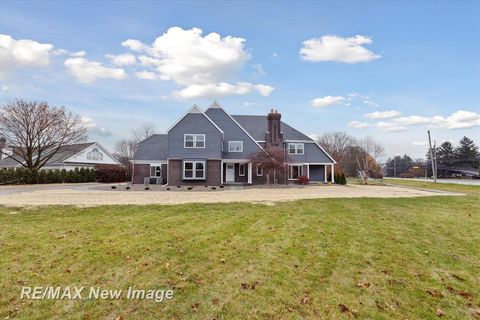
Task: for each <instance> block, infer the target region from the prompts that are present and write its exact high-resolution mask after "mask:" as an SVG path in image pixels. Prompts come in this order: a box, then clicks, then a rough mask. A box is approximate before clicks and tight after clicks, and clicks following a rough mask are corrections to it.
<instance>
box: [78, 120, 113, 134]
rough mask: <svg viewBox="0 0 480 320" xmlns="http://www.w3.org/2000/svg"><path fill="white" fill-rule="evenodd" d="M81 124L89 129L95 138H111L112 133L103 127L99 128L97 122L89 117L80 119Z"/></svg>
mask: <svg viewBox="0 0 480 320" xmlns="http://www.w3.org/2000/svg"><path fill="white" fill-rule="evenodd" d="M80 121H81V123H82V124H83V125H84V126H85V127H86V128H87V129H88V133H90V134H92V135H95V136H100V137H108V136H111V135H112V133H111V132H110V131H108V130H107V129H105V128H103V127H99V126H98V125H97V124H96V123H95V121H94V120H93V119H92V118H90V117H88V116H83V117H81V118H80Z"/></svg>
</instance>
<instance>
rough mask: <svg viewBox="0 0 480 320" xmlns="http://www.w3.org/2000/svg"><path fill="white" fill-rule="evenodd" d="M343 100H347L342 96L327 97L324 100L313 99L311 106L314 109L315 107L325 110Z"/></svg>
mask: <svg viewBox="0 0 480 320" xmlns="http://www.w3.org/2000/svg"><path fill="white" fill-rule="evenodd" d="M343 100H345V98H344V97H340V96H326V97H323V98H316V99H313V100H312V101H310V104H311V106H312V107H315V108H325V107H328V106H331V105H334V104H337V103H340V102H342V101H343Z"/></svg>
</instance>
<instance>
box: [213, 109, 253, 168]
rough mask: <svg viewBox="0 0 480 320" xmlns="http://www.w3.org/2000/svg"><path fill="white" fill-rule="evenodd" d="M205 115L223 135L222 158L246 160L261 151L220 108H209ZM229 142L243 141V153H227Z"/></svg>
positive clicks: (251, 138)
mask: <svg viewBox="0 0 480 320" xmlns="http://www.w3.org/2000/svg"><path fill="white" fill-rule="evenodd" d="M205 114H206V115H207V116H208V117H209V118H210V119H212V121H213V122H215V123H216V124H217V125H218V126H219V127H220V129H222V131H223V134H224V141H223V151H224V152H223V158H225V159H247V158H248V157H249V156H250V154H252V153H254V152H257V151H260V150H262V148H261V146H260V145H259V144H258V143H257V142H256V141H255V140H254V139H253V137H251V136H250V135H249V134H248V133H247V132H246V131H245V130H244V129H243V128H242V127H241V126H240V125H239V124H238V123H237V122H236V121H235V120H234V119H233V118H231V117H230V116H229V115H228V114H227V113H226V112H225V110H223V109H222V108H221V107H211V108H209V109H208V110H207V111H206V112H205ZM229 141H243V152H228V142H229Z"/></svg>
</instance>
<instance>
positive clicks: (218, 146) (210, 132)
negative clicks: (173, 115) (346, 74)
mask: <svg viewBox="0 0 480 320" xmlns="http://www.w3.org/2000/svg"><path fill="white" fill-rule="evenodd" d="M185 134H204V135H205V147H204V148H185V147H184V137H185ZM222 137H223V132H222V130H221V129H220V128H218V126H217V125H216V124H215V123H213V121H212V120H211V119H210V118H208V117H207V116H206V115H205V114H203V112H202V113H197V112H194V113H192V112H189V113H187V114H186V115H184V116H183V117H182V118H181V119H180V120H179V121H177V123H176V124H175V125H174V126H173V127H172V128H170V130H169V131H168V157H169V158H171V159H179V158H180V159H183V158H205V159H206V158H208V159H220V158H221V155H222V152H221V150H222Z"/></svg>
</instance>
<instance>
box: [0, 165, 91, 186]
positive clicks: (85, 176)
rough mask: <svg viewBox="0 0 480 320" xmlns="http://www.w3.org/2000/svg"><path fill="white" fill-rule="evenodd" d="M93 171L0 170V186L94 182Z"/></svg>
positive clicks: (82, 169)
mask: <svg viewBox="0 0 480 320" xmlns="http://www.w3.org/2000/svg"><path fill="white" fill-rule="evenodd" d="M95 179H96V178H95V170H94V169H86V168H80V169H79V168H75V169H74V170H69V171H67V170H65V169H62V170H34V169H33V170H30V169H26V168H16V169H13V168H9V169H0V184H35V183H78V182H95Z"/></svg>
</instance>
